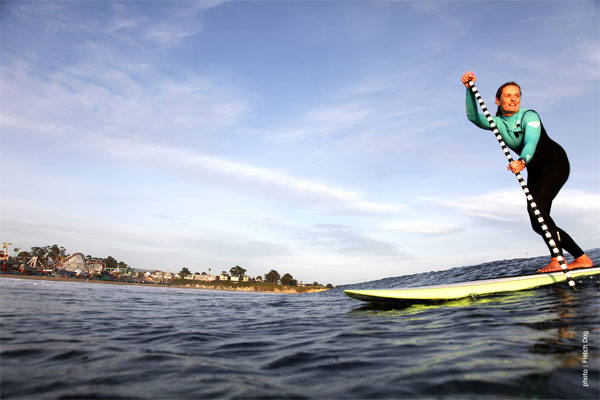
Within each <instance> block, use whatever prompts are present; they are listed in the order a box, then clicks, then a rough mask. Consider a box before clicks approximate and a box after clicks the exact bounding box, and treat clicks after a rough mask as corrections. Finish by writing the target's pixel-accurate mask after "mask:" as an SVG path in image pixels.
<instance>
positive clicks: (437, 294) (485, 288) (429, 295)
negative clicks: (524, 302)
mask: <svg viewBox="0 0 600 400" xmlns="http://www.w3.org/2000/svg"><path fill="white" fill-rule="evenodd" d="M570 272H571V276H572V277H573V278H576V277H581V276H587V275H595V274H599V273H600V267H596V268H586V269H580V270H572V271H570ZM566 279H567V278H566V276H565V274H564V273H563V272H562V271H559V272H550V273H545V274H535V275H526V276H515V277H510V278H498V279H487V280H480V281H471V282H461V283H451V284H447V285H437V286H421V287H415V288H404V289H375V290H344V293H346V295H348V296H350V297H352V298H355V299H357V300H364V301H377V300H382V301H385V300H388V301H389V300H452V299H460V298H463V297H469V296H480V295H484V294H491V293H501V292H512V291H517V290H525V289H533V288H536V287H540V286H546V285H552V284H554V283H558V282H564V281H565V280H566Z"/></svg>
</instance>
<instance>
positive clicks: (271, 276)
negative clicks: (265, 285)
mask: <svg viewBox="0 0 600 400" xmlns="http://www.w3.org/2000/svg"><path fill="white" fill-rule="evenodd" d="M279 279H281V277H280V276H279V272H277V271H275V270H274V269H272V270H271V271H270V272H269V273H268V274H266V275H265V282H269V283H277V281H278V280H279Z"/></svg>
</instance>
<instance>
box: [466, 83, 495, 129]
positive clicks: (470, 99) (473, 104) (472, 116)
mask: <svg viewBox="0 0 600 400" xmlns="http://www.w3.org/2000/svg"><path fill="white" fill-rule="evenodd" d="M467 118H468V119H469V121H471V122H472V123H474V124H475V125H477V126H478V127H480V128H481V129H490V130H491V129H492V128H491V127H490V124H489V122H488V120H487V118H486V117H485V115H483V114H479V112H477V99H476V98H475V94H474V93H473V92H472V91H471V90H470V89H467Z"/></svg>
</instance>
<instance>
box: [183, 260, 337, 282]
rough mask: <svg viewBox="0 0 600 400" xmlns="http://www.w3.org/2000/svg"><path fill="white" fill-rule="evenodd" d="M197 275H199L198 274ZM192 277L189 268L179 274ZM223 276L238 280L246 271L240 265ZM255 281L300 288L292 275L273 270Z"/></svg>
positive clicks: (203, 273)
mask: <svg viewBox="0 0 600 400" xmlns="http://www.w3.org/2000/svg"><path fill="white" fill-rule="evenodd" d="M196 274H198V273H196ZM190 275H194V274H192V272H191V271H190V270H189V269H188V268H187V267H183V268H182V269H181V271H180V272H179V276H181V277H182V278H185V277H187V276H190ZM199 275H206V272H202V273H201V274H199ZM221 275H224V276H234V277H237V278H241V277H243V276H246V269H244V268H242V267H240V266H239V265H236V266H235V267H232V268H231V269H230V270H229V272H227V271H222V272H221ZM255 280H264V282H267V283H273V284H277V283H281V284H282V285H286V286H298V281H297V280H296V279H294V277H293V276H292V275H291V274H290V273H285V274H283V276H282V275H280V274H279V272H277V271H276V270H274V269H272V270H271V271H269V272H268V273H267V274H265V276H264V279H263V277H262V276H260V275H259V276H257V277H256V278H255ZM313 286H322V285H321V284H319V283H318V282H314V283H313ZM327 287H332V286H331V284H329V285H327Z"/></svg>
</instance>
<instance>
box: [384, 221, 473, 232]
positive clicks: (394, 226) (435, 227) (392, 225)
mask: <svg viewBox="0 0 600 400" xmlns="http://www.w3.org/2000/svg"><path fill="white" fill-rule="evenodd" d="M380 229H384V230H394V231H402V232H411V233H420V234H424V235H445V234H449V233H454V232H456V231H459V230H461V229H463V228H462V227H461V226H459V225H455V224H448V223H443V222H437V221H428V220H424V221H388V222H385V223H383V224H382V225H381V226H380Z"/></svg>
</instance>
